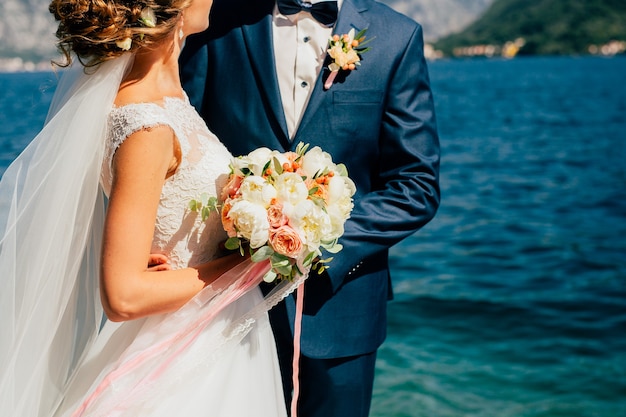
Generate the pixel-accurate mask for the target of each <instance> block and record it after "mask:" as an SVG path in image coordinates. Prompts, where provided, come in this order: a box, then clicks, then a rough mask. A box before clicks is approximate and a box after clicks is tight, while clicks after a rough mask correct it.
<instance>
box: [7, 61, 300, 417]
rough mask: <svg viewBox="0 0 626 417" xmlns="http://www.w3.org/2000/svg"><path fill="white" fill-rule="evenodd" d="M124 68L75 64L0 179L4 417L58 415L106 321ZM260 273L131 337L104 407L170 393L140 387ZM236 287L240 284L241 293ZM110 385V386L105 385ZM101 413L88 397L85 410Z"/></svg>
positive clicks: (249, 313) (254, 313)
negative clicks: (106, 239)
mask: <svg viewBox="0 0 626 417" xmlns="http://www.w3.org/2000/svg"><path fill="white" fill-rule="evenodd" d="M131 63H132V55H131V54H126V55H124V56H122V57H120V58H117V59H113V60H111V61H107V62H105V63H104V64H102V65H101V66H100V67H99V68H98V69H97V70H96V71H94V72H93V73H89V74H86V73H85V72H84V71H83V68H82V66H80V65H75V67H74V68H72V69H70V70H67V71H64V73H63V76H62V78H61V80H60V83H59V85H58V87H57V89H56V92H55V96H54V98H53V102H52V104H51V107H50V112H49V114H48V120H47V121H46V124H45V125H44V127H43V129H42V130H41V132H40V133H39V134H38V135H37V136H36V137H35V139H33V141H32V142H31V143H30V145H29V146H28V147H27V148H26V149H25V150H24V151H23V152H22V154H20V156H18V158H17V159H16V160H15V161H14V162H13V163H12V164H11V165H10V166H9V168H8V169H7V170H6V172H5V173H4V175H3V177H2V179H1V180H0V410H1V411H0V413H2V415H6V416H12V417H13V416H15V417H18V416H19V417H34V416H49V415H50V414H51V413H54V410H55V409H57V407H58V406H59V404H60V403H61V402H62V401H63V398H64V394H65V390H66V389H67V386H68V384H69V382H70V381H71V380H72V378H73V377H74V375H75V373H76V372H75V371H76V369H77V368H78V367H79V366H80V364H81V360H83V359H84V358H85V357H86V354H87V352H88V350H89V348H90V347H91V346H92V344H93V341H94V340H95V338H96V336H97V334H98V331H99V329H100V325H101V321H102V317H103V314H102V308H101V304H100V297H99V293H98V275H99V259H100V246H101V239H102V230H103V223H104V195H103V193H102V191H101V188H100V186H99V182H100V175H101V165H102V159H103V153H104V147H105V140H104V138H105V135H106V125H107V116H108V114H109V111H110V109H111V107H112V105H113V101H114V99H115V96H116V94H117V90H118V88H119V84H120V82H121V80H122V78H123V76H124V74H125V72H126V70H127V69H128V67H129V66H130V64H131ZM267 267H268V266H267V265H262V264H254V265H253V264H251V262H250V261H245V262H242V264H240V265H239V266H238V267H236V268H234V269H233V270H231V271H229V272H227V273H226V274H224V275H223V276H222V278H220V280H218V281H217V282H215V283H214V284H212V285H211V286H208V287H207V288H205V289H204V290H203V291H201V292H200V293H199V294H198V295H197V296H196V297H194V299H192V300H191V301H190V302H189V303H187V305H185V306H184V307H183V308H181V309H180V310H179V311H177V312H176V314H172V315H164V317H155V318H153V319H151V320H149V321H148V322H147V323H149V324H151V325H152V327H151V330H149V331H146V332H145V334H144V336H145V337H137V338H136V339H135V340H134V341H133V344H132V345H131V346H129V349H127V351H126V352H125V353H124V355H122V357H120V361H119V362H120V363H121V365H120V366H121V367H122V369H123V370H125V371H126V372H125V373H123V372H117V373H113V374H111V378H115V383H116V387H117V388H119V387H123V388H124V389H121V390H119V389H118V390H116V393H115V395H114V396H113V397H110V398H109V400H111V398H112V399H113V401H109V403H108V404H120V403H122V402H126V403H132V404H137V403H138V401H140V398H144V399H150V398H152V399H153V398H159V396H158V393H159V392H164V393H167V388H168V384H167V383H162V382H163V381H162V379H161V380H159V384H158V386H156V385H155V384H146V381H147V380H152V379H151V378H152V377H153V374H154V372H153V370H154V369H156V368H158V367H162V366H164V364H165V363H174V362H175V359H176V355H178V354H179V352H181V351H183V349H184V348H185V346H188V345H189V344H191V343H192V342H193V340H194V338H195V337H197V334H198V332H200V331H201V329H202V328H203V326H206V325H207V324H208V323H209V322H210V321H211V319H212V318H213V317H215V315H216V314H217V312H219V310H220V309H221V308H223V307H224V306H226V305H228V304H229V303H231V302H232V301H234V300H235V299H237V298H238V297H240V296H241V295H242V294H244V293H245V292H247V291H249V290H250V289H252V288H256V285H257V284H258V283H259V281H261V279H262V276H263V273H264V272H265V271H266V270H267V269H263V268H267ZM233 277H238V278H237V280H236V282H234V281H233ZM305 278H306V276H305V277H300V279H298V280H295V281H294V282H288V281H284V282H282V283H281V284H279V285H277V286H276V287H275V288H274V290H273V291H271V292H270V293H269V294H268V295H267V296H266V297H265V298H264V299H263V301H262V302H260V303H259V304H257V305H249V306H246V307H245V312H243V313H242V315H241V316H240V317H239V319H237V320H234V321H233V322H231V323H230V328H229V330H228V332H226V333H225V334H223V335H222V336H220V338H219V339H218V340H216V341H215V342H216V346H215V348H216V349H218V348H219V347H220V346H219V344H220V343H224V344H225V343H226V342H229V343H237V341H238V340H241V338H242V337H243V336H244V335H245V334H246V333H247V331H248V330H249V329H250V328H251V326H253V325H254V323H255V321H256V320H257V319H258V318H259V317H261V316H265V315H266V312H267V310H269V309H271V308H272V307H273V306H274V305H276V303H278V302H279V301H280V300H281V299H283V298H284V297H285V296H286V295H287V294H289V293H290V292H292V291H293V290H294V289H295V288H296V287H297V286H298V285H299V284H300V283H301V282H302V281H303V280H304V279H305ZM182 317H187V318H188V319H185V320H186V321H185V320H182V319H181V318H182ZM182 324H184V325H182ZM181 325H182V326H181ZM143 327H144V328H146V326H145V325H144V326H143ZM161 335H162V336H163V338H162V339H159V340H160V343H159V344H158V345H154V343H153V342H152V341H153V340H154V338H155V337H157V338H158V337H160V336H161ZM160 345H163V347H161V346H160ZM145 346H150V348H151V350H150V351H149V352H147V353H149V354H145V355H143V356H144V357H145V358H146V359H145V360H143V361H142V362H141V363H139V364H136V363H133V364H132V366H130V365H129V364H128V363H125V362H124V361H126V360H129V358H130V359H132V358H133V357H134V353H136V352H138V351H142V353H145V352H143V350H144V348H145ZM157 348H158V349H159V350H158V351H156V350H155V349H157ZM152 350H155V351H154V352H152ZM206 355H208V352H206V350H203V351H202V355H201V356H202V357H199V358H198V363H199V364H201V363H203V362H206V359H205V358H206ZM188 363H191V364H192V365H191V366H189V367H188V368H189V369H181V368H180V367H179V366H177V367H176V369H175V370H173V372H175V376H177V377H181V375H182V373H184V372H187V374H194V373H195V374H196V375H200V376H201V374H202V372H203V370H202V367H201V366H198V367H196V366H195V363H194V362H189V361H188ZM140 369H141V370H140ZM118 370H119V369H118ZM159 372H160V371H159ZM108 381H110V379H108V378H105V379H104V380H103V384H106V383H108ZM175 381H176V379H175V378H173V379H172V380H171V381H170V382H169V383H175ZM96 391H97V390H96ZM97 402H98V399H97V398H93V396H91V397H88V398H87V400H86V402H84V403H83V406H84V407H90V406H91V404H93V403H97Z"/></svg>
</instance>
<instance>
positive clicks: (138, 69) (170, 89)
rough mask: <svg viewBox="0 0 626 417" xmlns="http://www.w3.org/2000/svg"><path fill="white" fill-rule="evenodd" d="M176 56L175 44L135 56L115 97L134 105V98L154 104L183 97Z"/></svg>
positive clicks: (177, 47) (145, 51) (177, 52)
mask: <svg viewBox="0 0 626 417" xmlns="http://www.w3.org/2000/svg"><path fill="white" fill-rule="evenodd" d="M179 53H180V47H179V46H178V45H177V43H176V42H167V43H165V44H163V45H159V46H156V47H155V48H150V49H144V50H143V51H139V52H137V54H136V55H135V59H134V62H133V66H132V68H131V70H130V71H129V73H128V75H127V76H126V77H125V78H124V80H123V81H122V84H121V85H120V92H119V94H118V97H119V96H126V97H128V98H129V100H128V101H135V100H133V98H134V99H136V101H157V100H160V99H162V98H163V97H182V96H183V88H182V85H181V81H180V76H179V67H178V56H179ZM116 101H118V100H116ZM123 101H126V100H123Z"/></svg>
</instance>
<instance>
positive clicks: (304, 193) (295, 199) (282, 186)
mask: <svg viewBox="0 0 626 417" xmlns="http://www.w3.org/2000/svg"><path fill="white" fill-rule="evenodd" d="M274 187H275V188H276V193H277V197H278V199H279V200H280V201H281V202H283V204H286V205H292V206H295V205H297V204H298V203H300V202H302V201H304V200H306V199H307V197H308V196H309V189H308V188H307V186H306V184H305V183H304V181H303V180H302V177H301V176H300V175H298V174H296V173H295V172H283V173H282V174H281V175H279V176H278V177H277V178H276V181H275V182H274Z"/></svg>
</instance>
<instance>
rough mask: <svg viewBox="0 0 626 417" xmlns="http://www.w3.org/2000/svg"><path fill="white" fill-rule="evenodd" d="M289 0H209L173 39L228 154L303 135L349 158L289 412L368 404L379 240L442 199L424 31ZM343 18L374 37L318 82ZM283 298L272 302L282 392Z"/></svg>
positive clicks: (382, 273) (286, 346)
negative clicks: (354, 61) (351, 189)
mask: <svg viewBox="0 0 626 417" xmlns="http://www.w3.org/2000/svg"><path fill="white" fill-rule="evenodd" d="M288 1H289V0H278V3H276V0H215V3H214V5H213V9H212V12H211V16H210V22H211V25H210V28H209V30H208V31H207V32H206V33H203V34H200V35H199V36H196V37H193V38H189V39H188V41H187V45H186V46H185V48H184V50H183V55H182V57H181V61H182V73H183V74H182V75H183V80H184V87H185V89H186V91H187V93H188V95H189V97H190V100H191V101H192V103H193V104H194V105H195V106H196V107H197V108H198V109H199V110H200V112H201V114H202V116H203V117H204V118H205V120H206V121H207V123H208V125H209V128H210V129H211V130H212V131H213V132H214V133H215V134H216V135H217V136H218V137H219V138H220V139H221V140H222V141H223V142H224V143H225V144H226V146H227V147H228V148H229V150H230V151H231V152H232V153H233V154H234V155H241V154H246V153H249V152H250V151H252V150H253V149H256V148H259V147H268V148H271V149H277V150H280V151H286V150H294V149H295V147H296V145H297V144H298V143H299V142H304V143H309V144H310V145H311V146H316V145H319V146H320V147H321V148H322V149H323V150H324V151H327V152H329V153H330V154H331V155H332V158H333V160H334V161H335V162H336V163H340V162H341V163H344V164H345V165H346V166H347V168H348V173H349V175H350V177H351V178H352V179H353V180H354V182H355V184H356V188H357V192H356V195H355V206H354V210H353V212H352V217H351V218H350V219H349V220H348V222H347V223H346V225H345V235H344V236H343V237H342V239H341V240H340V243H341V244H342V245H343V250H342V251H341V252H339V253H338V254H336V255H334V260H333V261H332V262H331V263H330V268H329V269H328V271H327V274H326V273H324V274H323V275H322V276H317V275H313V276H311V278H310V279H309V280H307V283H306V290H305V294H306V296H305V302H304V317H303V321H302V337H301V343H302V357H301V359H300V368H301V370H300V385H301V387H300V392H301V393H300V401H299V408H298V415H299V416H300V417H312V416H319V417H334V416H341V417H346V416H367V415H368V413H369V407H370V402H371V396H372V386H373V379H374V364H375V359H376V350H377V349H378V347H379V346H380V345H381V343H382V342H383V340H384V339H385V333H386V302H387V300H388V299H389V298H390V297H391V285H390V277H389V270H388V261H387V258H388V250H389V248H390V247H391V246H392V245H394V244H396V243H398V242H399V241H400V240H402V239H404V238H406V237H407V236H410V235H412V234H413V233H414V232H415V231H417V230H419V229H420V228H421V227H422V226H424V225H425V224H426V223H428V222H429V221H430V220H431V219H432V217H433V216H434V215H435V212H436V210H437V207H438V205H439V185H438V176H439V142H438V136H437V128H436V124H435V114H434V105H433V98H432V94H431V90H430V85H429V78H428V71H427V68H426V62H425V60H424V54H423V40H422V29H421V27H420V26H419V25H418V24H417V23H415V22H414V21H412V20H410V19H409V18H407V17H405V16H403V15H400V14H398V13H396V12H394V11H392V10H391V9H390V8H388V7H386V6H384V5H382V4H380V3H377V2H374V1H372V0H343V1H341V0H340V2H339V4H337V3H335V2H334V1H333V2H325V4H322V5H321V6H319V5H311V4H310V3H309V4H306V3H305V4H303V5H302V6H303V7H301V5H300V4H298V1H299V0H291V1H292V3H293V4H291V5H288V4H284V2H288ZM313 2H315V0H313ZM318 8H322V9H323V10H321V11H320V10H318ZM337 9H338V10H339V13H338V17H337V19H336V21H335V16H334V14H335V12H336V10H337ZM352 28H354V29H355V30H356V32H359V31H360V30H362V29H367V31H366V36H367V39H370V40H371V41H370V42H369V43H368V44H367V46H369V47H370V48H371V49H370V50H369V51H367V52H364V53H362V54H361V57H360V58H361V61H360V66H357V67H356V69H353V70H340V71H339V72H338V73H337V76H336V77H335V78H334V79H333V80H332V81H333V82H332V84H329V85H328V87H329V88H325V87H324V84H325V82H327V80H328V77H329V73H330V71H329V70H328V68H327V66H328V64H329V63H330V62H331V58H330V57H329V56H328V55H327V54H326V49H327V48H328V46H327V45H328V39H329V38H330V37H331V36H332V35H333V34H339V35H341V34H347V33H348V32H349V31H350V29H352ZM294 304H295V303H294V299H293V297H290V298H288V299H287V300H286V302H285V303H282V304H281V305H280V306H279V307H280V308H278V307H277V309H275V310H273V311H272V312H271V317H272V325H273V328H274V332H275V335H276V340H277V344H278V349H279V358H280V361H281V369H282V371H283V380H284V385H285V391H286V393H285V396H286V399H287V401H289V398H290V396H291V385H290V384H291V354H292V351H291V349H292V345H293V341H292V329H293V322H294V320H293V319H294V310H295V306H294ZM242 401H245V399H242ZM288 408H289V407H288Z"/></svg>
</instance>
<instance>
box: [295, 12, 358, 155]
mask: <svg viewBox="0 0 626 417" xmlns="http://www.w3.org/2000/svg"><path fill="white" fill-rule="evenodd" d="M357 3H358V4H357ZM367 9H368V7H367V5H366V4H365V2H360V1H359V0H354V1H353V0H344V1H343V4H342V5H341V10H340V12H339V16H338V19H337V23H336V24H335V27H334V28H333V31H332V33H333V34H343V33H348V32H349V31H350V29H352V28H354V29H355V30H356V31H357V32H358V31H360V30H362V29H366V28H367V27H368V26H369V20H367V19H365V18H364V17H363V15H362V14H361V13H362V12H364V11H365V10H367ZM326 65H327V62H326V61H324V67H323V68H322V69H321V71H320V73H319V75H318V76H317V81H316V82H315V87H314V89H313V92H312V93H311V98H310V99H309V103H308V105H307V108H306V110H305V111H304V115H303V116H302V121H301V122H300V125H299V126H298V131H297V132H296V135H295V136H294V140H293V143H297V141H298V134H299V133H300V132H301V131H303V130H304V128H305V127H306V125H307V124H308V123H309V122H310V121H311V119H312V117H313V115H314V114H315V112H316V110H317V108H318V107H319V106H320V105H321V103H322V102H323V101H324V98H326V95H327V94H329V93H331V92H332V91H333V88H336V87H337V85H334V86H333V87H331V88H330V90H324V80H325V79H326V76H327V75H328V74H327V73H328V69H327V68H326Z"/></svg>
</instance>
